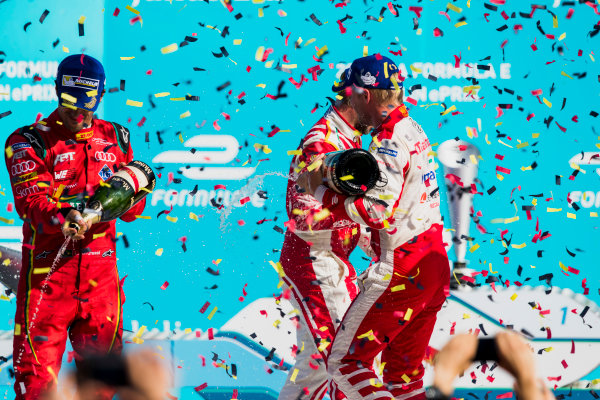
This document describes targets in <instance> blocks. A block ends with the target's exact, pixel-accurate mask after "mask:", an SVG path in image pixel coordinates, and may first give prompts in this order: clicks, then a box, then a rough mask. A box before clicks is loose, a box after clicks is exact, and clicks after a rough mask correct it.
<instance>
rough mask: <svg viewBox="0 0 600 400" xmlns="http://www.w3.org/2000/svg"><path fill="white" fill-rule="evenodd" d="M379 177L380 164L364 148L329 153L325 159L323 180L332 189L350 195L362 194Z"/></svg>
mask: <svg viewBox="0 0 600 400" xmlns="http://www.w3.org/2000/svg"><path fill="white" fill-rule="evenodd" d="M378 179H379V166H378V165H377V160H375V157H373V155H372V154H371V153H369V152H368V151H366V150H363V149H350V150H340V151H334V152H331V153H327V155H326V156H325V159H324V160H323V182H324V183H325V184H326V185H327V186H329V188H331V189H332V190H334V191H336V192H338V193H341V194H345V195H348V196H355V195H362V194H364V193H365V192H366V191H367V190H369V189H372V188H373V187H374V186H375V184H376V183H377V180H378Z"/></svg>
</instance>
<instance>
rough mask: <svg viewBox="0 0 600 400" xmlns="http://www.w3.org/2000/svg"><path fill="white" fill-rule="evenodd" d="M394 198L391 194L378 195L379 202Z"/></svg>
mask: <svg viewBox="0 0 600 400" xmlns="http://www.w3.org/2000/svg"><path fill="white" fill-rule="evenodd" d="M393 198H394V195H393V194H380V195H379V199H381V200H391V199H393Z"/></svg>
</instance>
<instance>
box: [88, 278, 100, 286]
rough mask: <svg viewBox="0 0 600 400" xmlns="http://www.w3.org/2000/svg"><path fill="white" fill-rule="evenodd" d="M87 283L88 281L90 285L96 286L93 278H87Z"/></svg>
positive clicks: (96, 283)
mask: <svg viewBox="0 0 600 400" xmlns="http://www.w3.org/2000/svg"><path fill="white" fill-rule="evenodd" d="M88 283H89V284H90V285H92V286H93V287H96V286H98V282H96V281H95V280H93V279H90V280H88Z"/></svg>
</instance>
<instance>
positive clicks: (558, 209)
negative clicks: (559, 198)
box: [546, 207, 562, 212]
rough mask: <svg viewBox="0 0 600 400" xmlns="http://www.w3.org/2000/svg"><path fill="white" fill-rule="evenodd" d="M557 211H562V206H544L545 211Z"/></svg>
mask: <svg viewBox="0 0 600 400" xmlns="http://www.w3.org/2000/svg"><path fill="white" fill-rule="evenodd" d="M559 211H562V208H551V207H547V208H546V212H559Z"/></svg>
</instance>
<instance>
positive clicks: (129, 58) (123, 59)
mask: <svg viewBox="0 0 600 400" xmlns="http://www.w3.org/2000/svg"><path fill="white" fill-rule="evenodd" d="M119 58H120V59H121V60H122V61H129V60H133V59H134V58H135V57H119Z"/></svg>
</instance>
